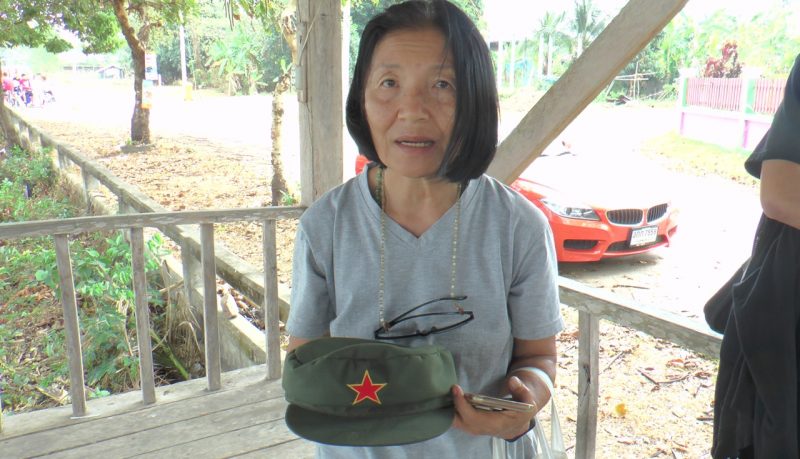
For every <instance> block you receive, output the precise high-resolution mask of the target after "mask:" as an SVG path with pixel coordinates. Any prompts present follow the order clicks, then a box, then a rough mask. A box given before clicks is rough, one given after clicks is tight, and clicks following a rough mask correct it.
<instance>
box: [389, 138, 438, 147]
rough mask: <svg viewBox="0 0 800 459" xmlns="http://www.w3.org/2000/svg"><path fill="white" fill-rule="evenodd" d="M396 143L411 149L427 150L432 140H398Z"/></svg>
mask: <svg viewBox="0 0 800 459" xmlns="http://www.w3.org/2000/svg"><path fill="white" fill-rule="evenodd" d="M397 143H399V144H400V145H402V146H404V147H411V148H428V147H430V146H432V145H433V141H432V140H425V141H413V142H412V141H410V140H399V141H398V142H397Z"/></svg>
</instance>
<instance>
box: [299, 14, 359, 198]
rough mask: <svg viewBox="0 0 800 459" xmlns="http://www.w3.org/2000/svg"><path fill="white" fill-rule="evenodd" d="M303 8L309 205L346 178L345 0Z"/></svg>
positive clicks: (303, 179) (303, 158) (304, 168)
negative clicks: (343, 6)
mask: <svg viewBox="0 0 800 459" xmlns="http://www.w3.org/2000/svg"><path fill="white" fill-rule="evenodd" d="M297 14H298V19H299V24H298V28H297V43H298V61H299V62H298V63H297V74H296V75H297V78H296V81H297V95H298V100H299V102H300V188H301V190H300V202H301V204H302V205H304V206H308V205H310V204H311V203H312V202H314V201H315V200H317V199H318V198H319V197H320V196H321V195H322V194H323V193H324V192H326V191H328V190H330V189H331V188H333V187H335V186H337V185H339V184H341V183H342V167H343V166H342V149H343V140H342V139H343V136H342V130H343V129H342V126H343V113H344V103H343V102H344V99H343V97H342V82H341V75H342V70H341V69H342V29H341V24H342V23H341V17H342V0H300V1H299V2H298V4H297ZM348 33H349V31H348Z"/></svg>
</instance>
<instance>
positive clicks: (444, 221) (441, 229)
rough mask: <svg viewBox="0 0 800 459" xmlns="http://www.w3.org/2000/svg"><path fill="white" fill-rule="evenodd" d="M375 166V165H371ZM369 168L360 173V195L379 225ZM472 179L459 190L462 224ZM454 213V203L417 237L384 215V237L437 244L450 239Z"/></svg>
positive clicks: (416, 244) (420, 244)
mask: <svg viewBox="0 0 800 459" xmlns="http://www.w3.org/2000/svg"><path fill="white" fill-rule="evenodd" d="M372 167H375V166H372ZM368 174H369V168H367V169H364V172H362V173H361V176H360V177H359V178H358V179H359V182H360V183H359V185H360V188H361V192H362V195H363V197H364V200H365V201H366V203H365V204H366V206H367V208H368V209H369V213H370V214H371V215H372V216H373V217H374V218H375V219H376V220H377V221H378V222H379V223H378V225H380V218H381V212H382V211H381V207H380V205H378V203H377V202H375V199H374V198H373V197H372V193H371V192H370V189H369V178H368ZM472 182H473V181H472V180H470V181H469V182H467V184H466V185H465V186H464V190H463V191H462V192H461V198H460V199H461V215H462V224H463V215H464V211H465V209H466V208H467V206H468V203H469V201H470V200H471V198H472V196H473V194H474V190H475V186H474V185H473V183H472ZM455 213H456V203H454V204H453V205H452V206H450V208H449V209H447V211H446V212H445V213H444V214H442V216H441V217H439V219H438V220H436V221H435V222H434V223H433V225H431V226H430V227H429V228H428V229H427V230H425V232H424V233H422V234H421V235H420V236H419V237H417V236H415V235H414V234H413V233H411V232H410V231H408V230H407V229H405V228H403V227H402V226H400V224H399V223H397V222H396V221H394V220H393V219H392V218H391V217H389V216H388V215H387V216H386V217H387V218H386V237H387V240H388V238H389V237H394V238H396V239H399V240H400V241H402V242H403V243H404V244H406V245H408V246H410V247H415V248H420V247H425V246H428V245H430V244H437V243H440V242H441V240H442V239H441V238H446V239H447V240H448V241H449V240H450V239H451V237H452V235H453V220H454V219H455Z"/></svg>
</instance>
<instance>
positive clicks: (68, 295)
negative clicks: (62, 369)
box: [53, 234, 86, 418]
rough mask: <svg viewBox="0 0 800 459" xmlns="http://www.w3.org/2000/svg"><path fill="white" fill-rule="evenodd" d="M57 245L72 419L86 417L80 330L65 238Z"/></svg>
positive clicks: (57, 242) (61, 236)
mask: <svg viewBox="0 0 800 459" xmlns="http://www.w3.org/2000/svg"><path fill="white" fill-rule="evenodd" d="M53 238H54V239H55V244H56V264H57V265H58V278H59V287H60V289H61V306H62V308H63V310H64V331H65V333H66V341H67V358H68V362H69V383H70V384H69V395H70V398H71V399H72V415H73V417H76V418H77V417H81V416H86V390H85V380H84V376H83V353H82V352H81V329H80V324H79V323H78V302H77V300H76V299H75V281H74V278H73V276H72V262H71V261H70V257H69V239H67V236H64V235H60V234H56V235H55V236H53Z"/></svg>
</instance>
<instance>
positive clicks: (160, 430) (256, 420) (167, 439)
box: [59, 399, 286, 459]
mask: <svg viewBox="0 0 800 459" xmlns="http://www.w3.org/2000/svg"><path fill="white" fill-rule="evenodd" d="M178 407H179V406H178ZM176 408H177V407H176ZM285 412H286V402H285V401H284V400H283V399H280V400H278V399H273V400H265V401H261V402H256V403H251V404H247V405H244V406H236V407H233V408H231V409H228V410H224V411H219V412H215V413H210V414H208V415H204V416H198V417H195V418H192V419H188V420H185V421H183V422H177V423H173V424H169V425H164V426H160V427H154V428H151V429H147V430H143V431H141V432H136V433H133V434H131V435H125V436H121V437H116V438H113V439H110V440H106V441H102V442H98V443H95V444H91V445H86V446H83V447H80V448H74V449H70V450H69V451H65V452H64V453H63V454H60V455H59V457H63V458H65V459H66V458H75V459H78V458H86V457H129V456H135V455H142V454H148V453H158V452H160V451H161V450H163V449H169V448H171V447H173V446H174V445H175V444H176V443H192V442H196V441H201V440H204V439H206V438H209V437H214V438H215V439H216V440H219V439H222V440H223V441H224V439H225V437H226V433H227V432H236V431H238V430H241V429H245V428H248V427H251V426H253V425H258V424H263V423H266V422H271V421H281V420H282V419H283V415H284V413H285ZM265 441H271V439H265ZM280 441H283V440H280ZM274 443H279V441H275V442H274Z"/></svg>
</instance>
